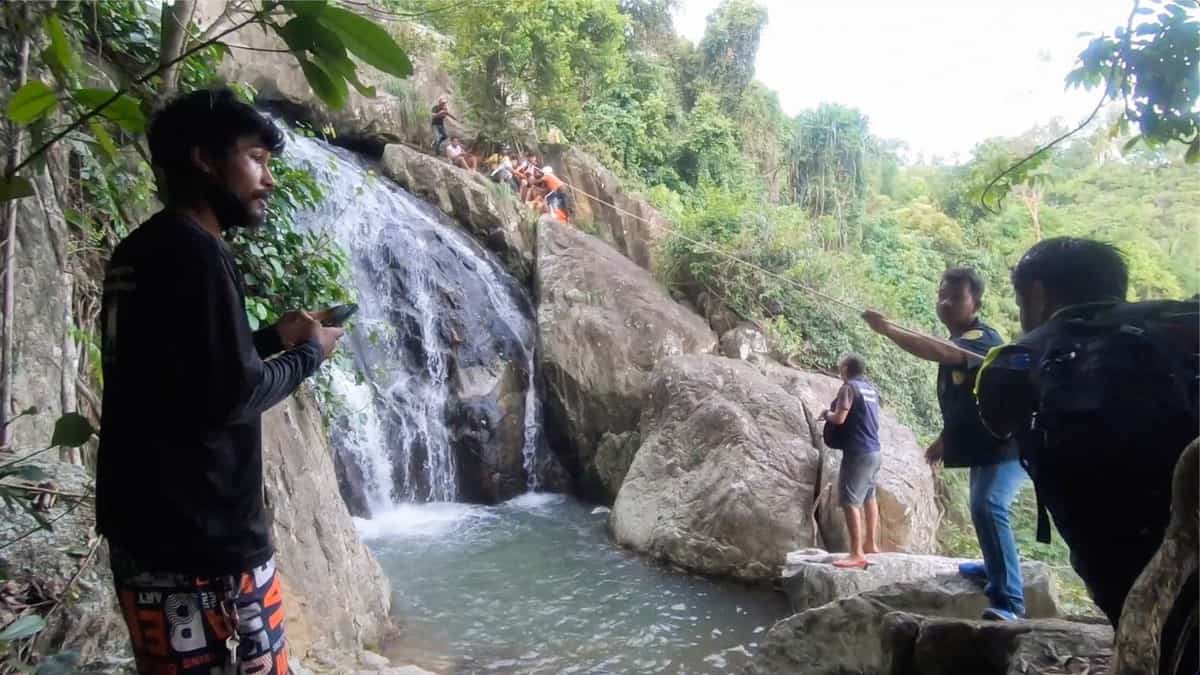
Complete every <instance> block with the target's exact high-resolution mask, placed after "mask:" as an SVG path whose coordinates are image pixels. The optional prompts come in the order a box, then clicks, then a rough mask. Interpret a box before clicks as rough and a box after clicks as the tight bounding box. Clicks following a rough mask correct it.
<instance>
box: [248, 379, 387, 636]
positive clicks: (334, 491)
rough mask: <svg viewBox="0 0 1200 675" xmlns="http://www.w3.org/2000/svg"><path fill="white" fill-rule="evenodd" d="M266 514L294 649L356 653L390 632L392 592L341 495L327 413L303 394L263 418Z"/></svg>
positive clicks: (288, 629)
mask: <svg viewBox="0 0 1200 675" xmlns="http://www.w3.org/2000/svg"><path fill="white" fill-rule="evenodd" d="M263 471H264V478H265V482H266V495H267V507H268V509H269V510H270V511H271V513H272V514H273V516H274V519H275V529H274V538H275V546H276V562H277V565H278V568H279V574H280V579H281V581H282V585H283V591H284V612H285V614H286V616H287V635H288V648H289V651H290V653H291V654H293V655H295V656H296V657H297V658H299V659H303V658H305V656H306V655H307V654H308V653H309V652H310V651H311V650H314V649H337V650H339V651H342V652H343V653H349V654H353V653H354V652H356V651H357V650H361V649H363V646H364V645H369V644H378V643H379V642H380V641H381V639H382V638H383V637H384V635H385V634H386V633H387V632H388V631H389V630H390V629H391V624H390V621H389V618H388V612H389V610H390V607H391V590H390V585H389V583H388V579H387V577H386V576H385V575H384V574H383V570H382V569H381V568H380V567H379V563H378V562H377V561H376V560H375V557H374V556H373V555H372V554H371V552H370V550H368V549H367V547H366V545H364V544H363V543H362V540H361V539H359V536H358V532H357V531H356V530H355V528H354V521H353V520H352V519H351V517H350V512H349V511H348V510H347V508H346V505H345V503H344V502H342V499H341V496H340V495H339V494H338V486H337V480H336V479H335V477H334V469H333V456H332V453H331V452H330V450H329V444H328V440H327V438H326V433H325V429H324V426H323V423H322V421H321V413H320V411H319V410H318V409H317V406H316V403H315V401H314V400H313V398H312V395H311V394H309V393H308V392H307V391H305V390H301V391H300V392H298V393H297V394H296V395H295V396H293V397H291V398H289V399H287V400H286V401H285V402H284V403H281V404H280V405H278V406H276V407H275V408H274V409H273V410H271V411H270V412H269V413H267V414H266V415H265V416H264V418H263Z"/></svg>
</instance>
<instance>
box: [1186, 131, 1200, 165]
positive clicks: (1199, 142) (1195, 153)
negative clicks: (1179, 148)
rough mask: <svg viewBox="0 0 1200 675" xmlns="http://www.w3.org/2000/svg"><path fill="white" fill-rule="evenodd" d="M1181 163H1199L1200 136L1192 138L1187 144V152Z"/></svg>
mask: <svg viewBox="0 0 1200 675" xmlns="http://www.w3.org/2000/svg"><path fill="white" fill-rule="evenodd" d="M1183 161H1184V162H1187V163H1188V164H1195V163H1196V162H1200V134H1198V135H1197V136H1196V137H1195V138H1193V139H1192V142H1191V143H1189V144H1188V149H1187V152H1186V153H1184V155H1183Z"/></svg>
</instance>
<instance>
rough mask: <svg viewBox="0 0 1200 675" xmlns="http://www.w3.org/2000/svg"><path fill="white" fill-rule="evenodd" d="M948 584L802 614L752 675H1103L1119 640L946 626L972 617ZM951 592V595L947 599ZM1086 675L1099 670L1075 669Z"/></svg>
mask: <svg viewBox="0 0 1200 675" xmlns="http://www.w3.org/2000/svg"><path fill="white" fill-rule="evenodd" d="M947 581H948V580H945V579H943V580H939V579H937V578H934V579H926V580H923V581H921V582H918V583H917V584H903V583H901V584H894V585H891V586H885V587H883V588H881V589H877V590H873V591H867V592H865V593H861V594H858V595H852V596H850V597H846V598H842V599H839V600H835V601H834V602H830V603H828V604H825V605H822V606H820V607H815V608H813V609H809V610H806V611H803V612H800V613H799V614H795V615H793V616H791V617H789V618H787V619H784V620H783V621H780V622H778V623H776V624H775V626H773V627H772V628H771V630H770V631H768V633H767V636H766V638H765V639H764V640H763V643H762V646H761V647H760V649H759V651H758V652H757V653H756V654H755V655H754V660H753V661H752V662H751V664H750V665H749V666H748V667H747V668H746V671H745V672H746V673H747V675H783V674H785V673H787V674H790V673H806V674H807V675H846V674H848V673H855V674H857V675H892V674H894V673H904V674H906V675H949V674H951V673H954V674H956V675H959V674H964V673H970V674H971V675H1017V674H1018V673H1020V674H1022V675H1026V674H1034V673H1039V674H1044V675H1051V674H1065V673H1084V672H1103V671H1102V670H1096V668H1098V667H1100V666H1103V665H1104V664H1105V663H1107V661H1108V659H1109V658H1110V654H1111V648H1110V645H1111V641H1112V630H1111V629H1110V628H1108V627H1107V626H1104V625H1096V624H1083V623H1074V622H1069V621H1062V620H1058V619H1039V620H1032V621H1017V622H1011V623H999V622H985V621H979V620H976V619H974V617H963V616H939V615H941V614H943V613H947V612H955V611H960V612H961V611H967V609H968V608H967V607H965V605H964V604H963V603H962V602H961V601H960V600H959V599H957V598H956V596H958V595H959V593H958V592H956V591H954V590H953V589H947V588H946V582H947ZM947 590H949V592H947ZM1081 666H1086V667H1090V668H1093V670H1090V671H1089V670H1086V669H1082V668H1081V669H1071V668H1075V667H1081Z"/></svg>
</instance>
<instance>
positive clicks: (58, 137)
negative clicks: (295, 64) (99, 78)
mask: <svg viewBox="0 0 1200 675" xmlns="http://www.w3.org/2000/svg"><path fill="white" fill-rule="evenodd" d="M262 16H263V12H262V10H259V11H257V12H255V13H254V14H252V15H251V16H250V18H249V19H246V20H245V21H243V22H241V23H237V24H234V25H233V26H230V27H229V28H228V29H226V30H224V31H221V32H220V33H218V34H217V35H216V36H214V37H213V38H212V39H210V40H207V41H205V42H203V43H201V44H198V45H196V46H195V47H192V48H191V49H188V50H187V51H185V52H184V53H183V54H180V55H179V57H178V58H175V59H173V60H171V61H170V62H169V63H167V64H166V65H165V66H164V65H160V66H159V67H157V68H155V69H154V70H151V71H150V72H148V73H146V74H144V75H142V76H141V77H139V78H138V79H136V80H134V82H133V83H132V84H131V85H130V86H129V87H125V88H123V89H119V90H117V91H116V92H114V93H113V95H112V96H110V97H108V99H107V100H105V101H104V102H103V103H101V104H100V105H98V106H96V107H95V108H93V109H91V110H89V111H88V112H87V113H85V114H83V115H81V116H80V117H79V118H77V119H76V120H75V121H74V122H72V123H71V124H69V125H67V127H66V128H65V129H63V130H62V131H60V132H58V133H56V134H54V136H52V137H51V138H50V139H49V140H47V141H46V142H45V143H42V145H41V146H39V147H38V148H37V149H36V150H34V151H33V152H31V153H30V154H29V156H28V157H26V158H25V159H24V160H23V161H21V162H20V163H19V164H17V165H16V167H15V168H13V169H11V170H10V171H8V172H6V173H5V177H12V176H13V175H14V174H15V173H16V172H18V171H20V170H21V169H23V168H25V167H26V166H28V165H29V163H30V162H32V161H33V160H34V159H37V157H39V156H40V155H42V154H43V153H45V152H46V150H47V149H48V148H49V147H50V146H52V145H54V144H55V143H57V142H59V141H61V140H62V139H63V138H64V137H66V135H67V134H69V133H71V132H72V131H74V130H76V129H78V128H80V127H81V126H83V125H84V124H85V123H86V122H87V121H88V120H90V119H92V118H93V117H96V116H97V115H99V114H100V113H102V112H104V110H105V109H106V108H108V106H110V105H112V104H113V103H114V102H116V101H117V99H119V98H121V97H122V96H124V95H125V94H127V93H128V92H129V91H130V89H132V88H133V87H136V86H138V85H140V84H144V83H145V82H146V81H148V80H149V79H150V78H151V77H154V76H155V75H157V74H158V73H159V72H161V71H162V70H163V69H164V68H166V67H168V66H172V65H174V64H176V63H179V62H180V61H183V60H184V59H186V58H188V57H189V56H191V55H193V54H195V53H196V52H198V51H200V50H202V49H207V48H208V47H210V46H212V45H213V44H214V43H215V42H217V41H218V40H220V39H221V38H223V37H225V36H226V35H228V34H230V33H232V32H234V31H236V30H239V29H241V28H244V27H246V26H248V25H250V24H252V23H254V22H255V21H258V20H260V19H261V18H262Z"/></svg>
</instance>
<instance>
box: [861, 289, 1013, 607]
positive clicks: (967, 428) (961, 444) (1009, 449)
mask: <svg viewBox="0 0 1200 675" xmlns="http://www.w3.org/2000/svg"><path fill="white" fill-rule="evenodd" d="M983 286H984V284H983V279H982V278H981V277H980V276H979V275H978V274H977V273H976V272H975V271H974V270H971V269H968V268H965V267H956V268H953V269H949V270H946V272H945V273H944V274H943V275H942V281H941V284H940V285H939V286H938V298H937V313H938V318H939V319H941V321H942V323H943V324H944V325H945V326H946V329H947V330H948V331H949V332H950V339H949V340H948V341H946V340H939V339H936V338H931V337H926V336H923V335H918V334H915V333H911V332H908V331H905V330H902V329H899V328H898V327H897V326H895V325H894V324H892V323H890V322H888V321H887V320H886V319H885V318H884V317H883V316H882V315H880V314H879V313H878V312H872V311H868V312H866V313H865V314H864V315H863V318H864V319H865V320H866V322H867V323H868V324H869V325H870V326H871V329H872V330H874V331H875V332H877V333H879V334H880V335H883V336H885V337H887V338H888V339H889V340H891V341H892V342H894V343H896V345H897V346H898V347H900V348H901V349H903V350H904V351H906V352H908V353H910V354H912V355H913V356H916V357H917V358H921V359H925V360H926V361H932V362H934V363H936V364H938V405H939V406H940V407H941V411H942V433H941V434H939V435H938V437H937V439H936V440H935V441H934V442H933V444H932V445H930V446H929V449H928V450H927V451H926V453H925V457H926V459H928V460H929V462H930V463H935V462H938V461H944V462H945V465H946V467H947V468H952V467H968V468H970V470H971V479H970V480H971V483H970V485H971V487H970V492H971V498H970V502H971V522H972V523H973V524H974V525H975V533H976V535H977V536H978V538H979V550H980V551H981V552H982V553H983V563H982V564H981V563H966V564H963V565H961V566H960V567H959V571H960V572H961V573H962V574H963V575H964V576H967V577H969V578H973V579H976V580H979V581H984V582H985V584H986V585H985V587H984V592H985V593H986V594H987V596H988V600H989V602H990V605H991V606H990V607H989V608H988V609H987V610H986V611H985V612H984V615H983V616H984V618H985V619H994V620H1001V621H1010V620H1013V619H1016V618H1019V617H1020V616H1022V615H1023V614H1024V613H1025V596H1024V590H1023V582H1022V580H1021V562H1020V558H1019V555H1018V553H1017V541H1016V538H1015V537H1014V536H1013V531H1012V524H1011V522H1010V519H1009V509H1010V508H1011V507H1012V503H1013V500H1015V499H1016V497H1017V491H1018V490H1019V489H1020V487H1021V482H1022V481H1023V480H1024V479H1025V470H1024V469H1023V468H1021V463H1020V459H1019V457H1018V451H1017V448H1016V446H1015V444H1013V443H1012V442H1007V441H998V440H996V438H995V437H993V436H992V435H991V434H990V433H988V431H987V429H986V428H985V427H984V426H983V422H982V421H981V420H980V418H979V411H978V408H977V407H976V405H975V398H974V395H973V392H972V389H973V388H974V385H975V374H976V373H977V372H978V370H979V366H980V364H981V363H982V359H983V357H984V356H986V355H987V352H988V351H989V350H990V349H991V348H992V347H998V346H1000V345H1001V344H1003V342H1004V340H1003V339H1002V338H1001V337H1000V334H999V333H997V332H996V331H995V330H993V329H992V328H991V326H988V325H987V324H985V323H984V322H983V321H982V320H980V318H979V309H980V307H981V306H982V302H983ZM967 353H970V354H977V355H978V358H974V357H970V356H968V355H967Z"/></svg>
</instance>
